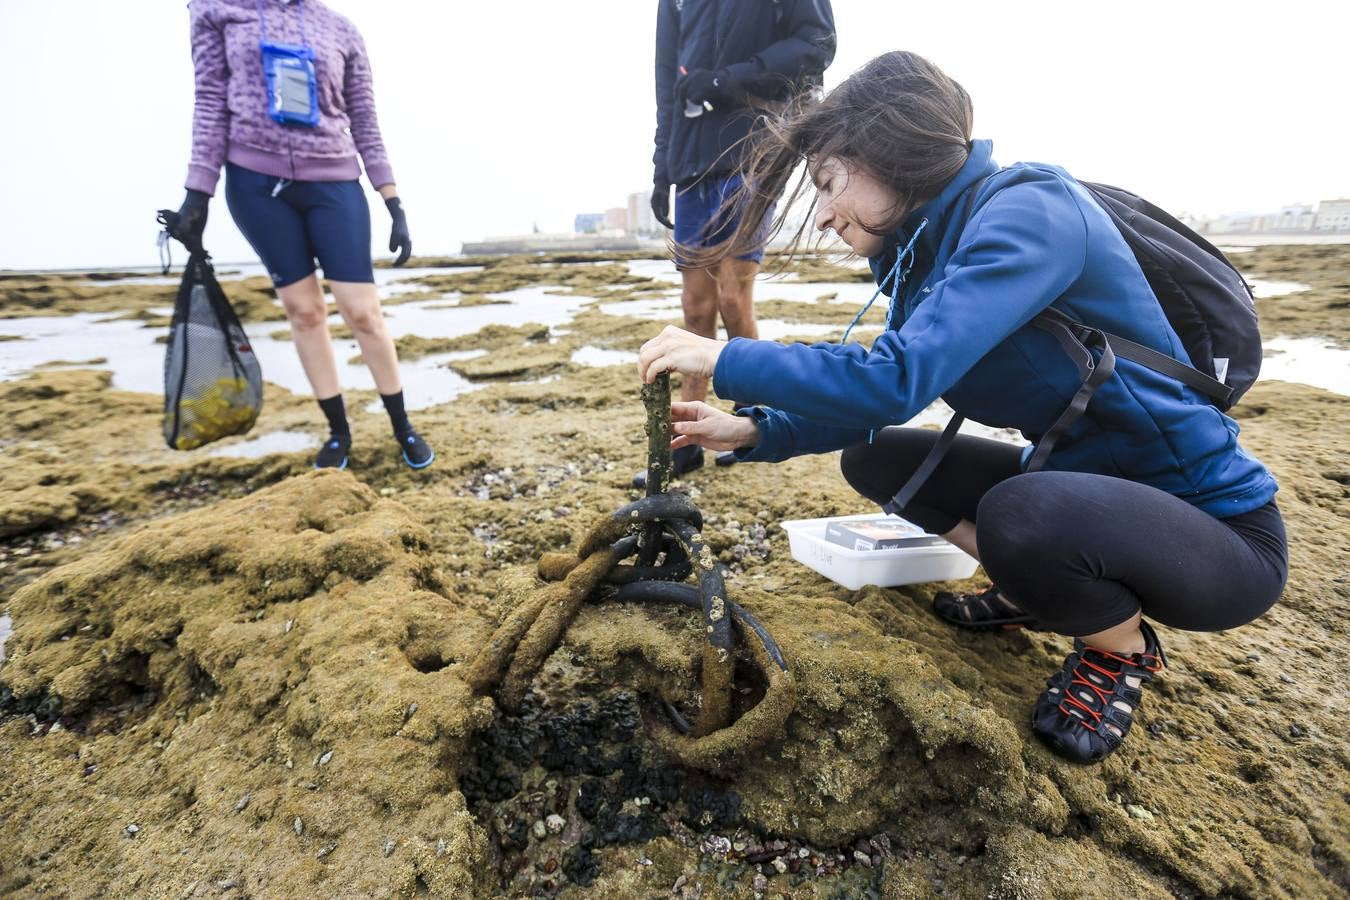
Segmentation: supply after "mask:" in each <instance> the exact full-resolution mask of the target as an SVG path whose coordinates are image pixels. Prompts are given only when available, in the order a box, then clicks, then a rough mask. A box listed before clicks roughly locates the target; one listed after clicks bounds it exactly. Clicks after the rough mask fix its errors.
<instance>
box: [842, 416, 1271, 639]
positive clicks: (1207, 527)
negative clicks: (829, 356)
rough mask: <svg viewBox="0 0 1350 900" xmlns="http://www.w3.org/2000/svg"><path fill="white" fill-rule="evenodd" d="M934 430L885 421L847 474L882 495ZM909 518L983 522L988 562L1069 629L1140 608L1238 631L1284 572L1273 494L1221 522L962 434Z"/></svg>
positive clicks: (943, 524) (847, 457)
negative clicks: (1028, 462)
mask: <svg viewBox="0 0 1350 900" xmlns="http://www.w3.org/2000/svg"><path fill="white" fill-rule="evenodd" d="M937 438H938V432H936V431H932V430H929V429H922V428H886V429H883V430H881V431H879V432H877V435H876V441H875V443H872V444H870V445H869V444H858V445H856V446H853V447H850V448H848V449H847V450H845V451H844V453H843V458H842V461H841V465H842V468H843V471H844V477H845V478H846V479H848V483H849V484H851V485H852V486H853V487H854V489H855V490H857V491H858V492H859V493H860V494H862V495H863V496H864V497H867V498H868V499H869V500H872V501H873V502H874V503H877V504H882V503H885V502H886V501H888V500H890V499H891V497H892V496H894V495H895V492H896V491H898V490H899V489H900V487H901V485H903V484H904V483H905V481H906V480H907V479H908V478H909V476H910V473H912V472H913V471H914V470H915V469H916V468H918V466H919V463H920V462H922V460H923V458H924V457H925V456H926V455H927V454H928V451H929V449H930V448H931V447H932V446H933V443H934V442H935V441H936V440H937ZM901 514H902V515H903V516H904V517H905V518H906V519H909V520H910V521H911V522H914V523H915V524H916V525H919V526H920V527H922V528H923V529H924V530H926V531H928V532H930V533H933V534H945V533H946V532H948V531H951V529H952V528H953V527H955V526H956V524H957V523H958V522H960V521H961V520H962V519H965V520H968V521H971V522H974V523H975V533H976V545H977V546H978V548H979V551H980V559H981V562H982V563H983V565H984V570H985V572H986V573H987V574H988V575H989V577H990V578H991V579H993V581H994V583H995V584H997V585H998V586H999V589H1000V590H1001V591H1002V592H1003V593H1004V594H1005V595H1006V596H1007V597H1008V598H1009V599H1010V600H1012V601H1013V602H1014V603H1016V604H1017V605H1018V606H1019V607H1021V608H1022V609H1023V610H1024V611H1025V612H1026V613H1027V614H1028V615H1031V616H1033V617H1034V618H1035V619H1036V620H1037V621H1038V622H1040V623H1041V625H1043V626H1044V627H1046V628H1049V629H1052V630H1054V631H1057V632H1060V633H1061V634H1068V635H1076V636H1077V635H1085V634H1095V633H1096V632H1099V631H1103V630H1105V629H1107V628H1110V627H1112V626H1114V625H1119V624H1120V623H1121V622H1124V621H1126V620H1127V619H1129V618H1130V617H1131V616H1133V615H1134V614H1135V613H1138V612H1141V611H1142V612H1143V614H1144V615H1145V616H1148V617H1149V618H1150V619H1154V620H1156V621H1158V622H1161V623H1163V624H1164V625H1169V626H1171V627H1173V628H1183V629H1186V630H1188V631H1222V630H1224V629H1227V628H1235V627H1237V626H1238V625H1244V624H1246V623H1247V622H1250V621H1252V620H1253V619H1255V618H1256V617H1257V616H1259V615H1261V614H1262V613H1264V612H1265V611H1266V610H1268V609H1270V607H1271V606H1273V605H1274V603H1275V601H1276V600H1278V599H1279V597H1280V592H1281V591H1282V590H1283V589H1284V581H1285V577H1286V576H1287V575H1288V571H1289V561H1288V551H1287V548H1286V546H1285V536H1284V522H1283V521H1282V520H1281V518H1280V511H1279V509H1278V508H1277V507H1276V505H1275V501H1274V500H1271V501H1270V502H1269V503H1267V504H1266V505H1265V506H1263V507H1261V508H1259V509H1256V510H1253V511H1251V512H1249V513H1243V514H1242V515H1238V516H1233V517H1231V518H1228V519H1216V518H1214V516H1211V515H1210V514H1209V513H1206V512H1204V511H1203V510H1200V509H1197V508H1195V507H1194V506H1192V505H1190V504H1189V503H1187V502H1186V501H1184V500H1181V499H1179V498H1177V497H1174V496H1172V495H1171V494H1168V493H1166V492H1164V491H1160V490H1158V489H1157V488H1152V487H1149V486H1147V485H1143V484H1139V483H1137V482H1134V481H1127V480H1126V479H1123V478H1113V477H1111V476H1109V475H1090V474H1087V473H1084V472H1030V473H1024V472H1022V468H1021V448H1019V447H1014V446H1012V445H1010V444H1004V443H1000V442H998V441H991V440H986V439H984V438H976V437H970V436H967V435H960V436H958V437H957V438H956V440H955V442H954V443H953V444H952V446H951V448H950V449H949V450H948V452H947V455H946V456H945V457H944V458H943V460H942V462H941V464H940V465H938V467H937V469H936V470H935V471H934V472H933V474H932V476H931V477H930V478H929V479H928V481H927V482H926V483H925V484H924V485H923V487H922V488H920V489H919V491H918V493H916V494H915V496H914V499H913V500H912V501H910V504H909V505H908V506H907V507H905V509H904V510H903V511H902V513H901Z"/></svg>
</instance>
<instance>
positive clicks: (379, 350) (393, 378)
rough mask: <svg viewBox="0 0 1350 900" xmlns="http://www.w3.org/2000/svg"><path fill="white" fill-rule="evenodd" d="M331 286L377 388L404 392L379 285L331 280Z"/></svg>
mask: <svg viewBox="0 0 1350 900" xmlns="http://www.w3.org/2000/svg"><path fill="white" fill-rule="evenodd" d="M329 284H330V285H331V286H332V288H333V299H335V300H336V301H337V308H338V312H339V313H341V314H342V318H343V321H345V322H346V323H347V327H348V328H350V329H351V330H352V334H354V335H355V336H356V343H357V344H359V345H360V346H361V356H362V358H363V359H364V360H365V361H366V368H368V369H370V374H371V375H372V376H374V378H375V387H376V388H377V389H378V390H379V392H380V393H381V394H397V393H398V392H399V391H401V390H403V382H402V379H401V378H400V377H399V372H398V352H397V351H396V350H395V349H394V339H393V338H391V337H390V336H389V329H388V328H386V327H385V324H384V314H383V313H381V312H380V300H379V295H378V294H376V292H375V285H373V284H370V283H369V282H357V281H330V282H329Z"/></svg>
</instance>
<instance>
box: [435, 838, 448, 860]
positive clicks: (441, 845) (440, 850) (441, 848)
mask: <svg viewBox="0 0 1350 900" xmlns="http://www.w3.org/2000/svg"><path fill="white" fill-rule="evenodd" d="M445 850H446V844H445V838H441V839H440V840H439V841H437V842H436V855H437V856H444V855H445Z"/></svg>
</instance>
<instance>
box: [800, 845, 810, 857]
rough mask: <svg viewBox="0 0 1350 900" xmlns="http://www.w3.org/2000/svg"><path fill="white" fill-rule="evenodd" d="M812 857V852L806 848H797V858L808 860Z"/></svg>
mask: <svg viewBox="0 0 1350 900" xmlns="http://www.w3.org/2000/svg"><path fill="white" fill-rule="evenodd" d="M810 855H811V851H810V850H807V849H806V848H805V847H798V848H797V857H798V859H806V858H807V857H808V856H810Z"/></svg>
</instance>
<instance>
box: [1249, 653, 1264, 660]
mask: <svg viewBox="0 0 1350 900" xmlns="http://www.w3.org/2000/svg"><path fill="white" fill-rule="evenodd" d="M1247 659H1248V661H1249V662H1260V661H1261V654H1260V653H1248V654H1247Z"/></svg>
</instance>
